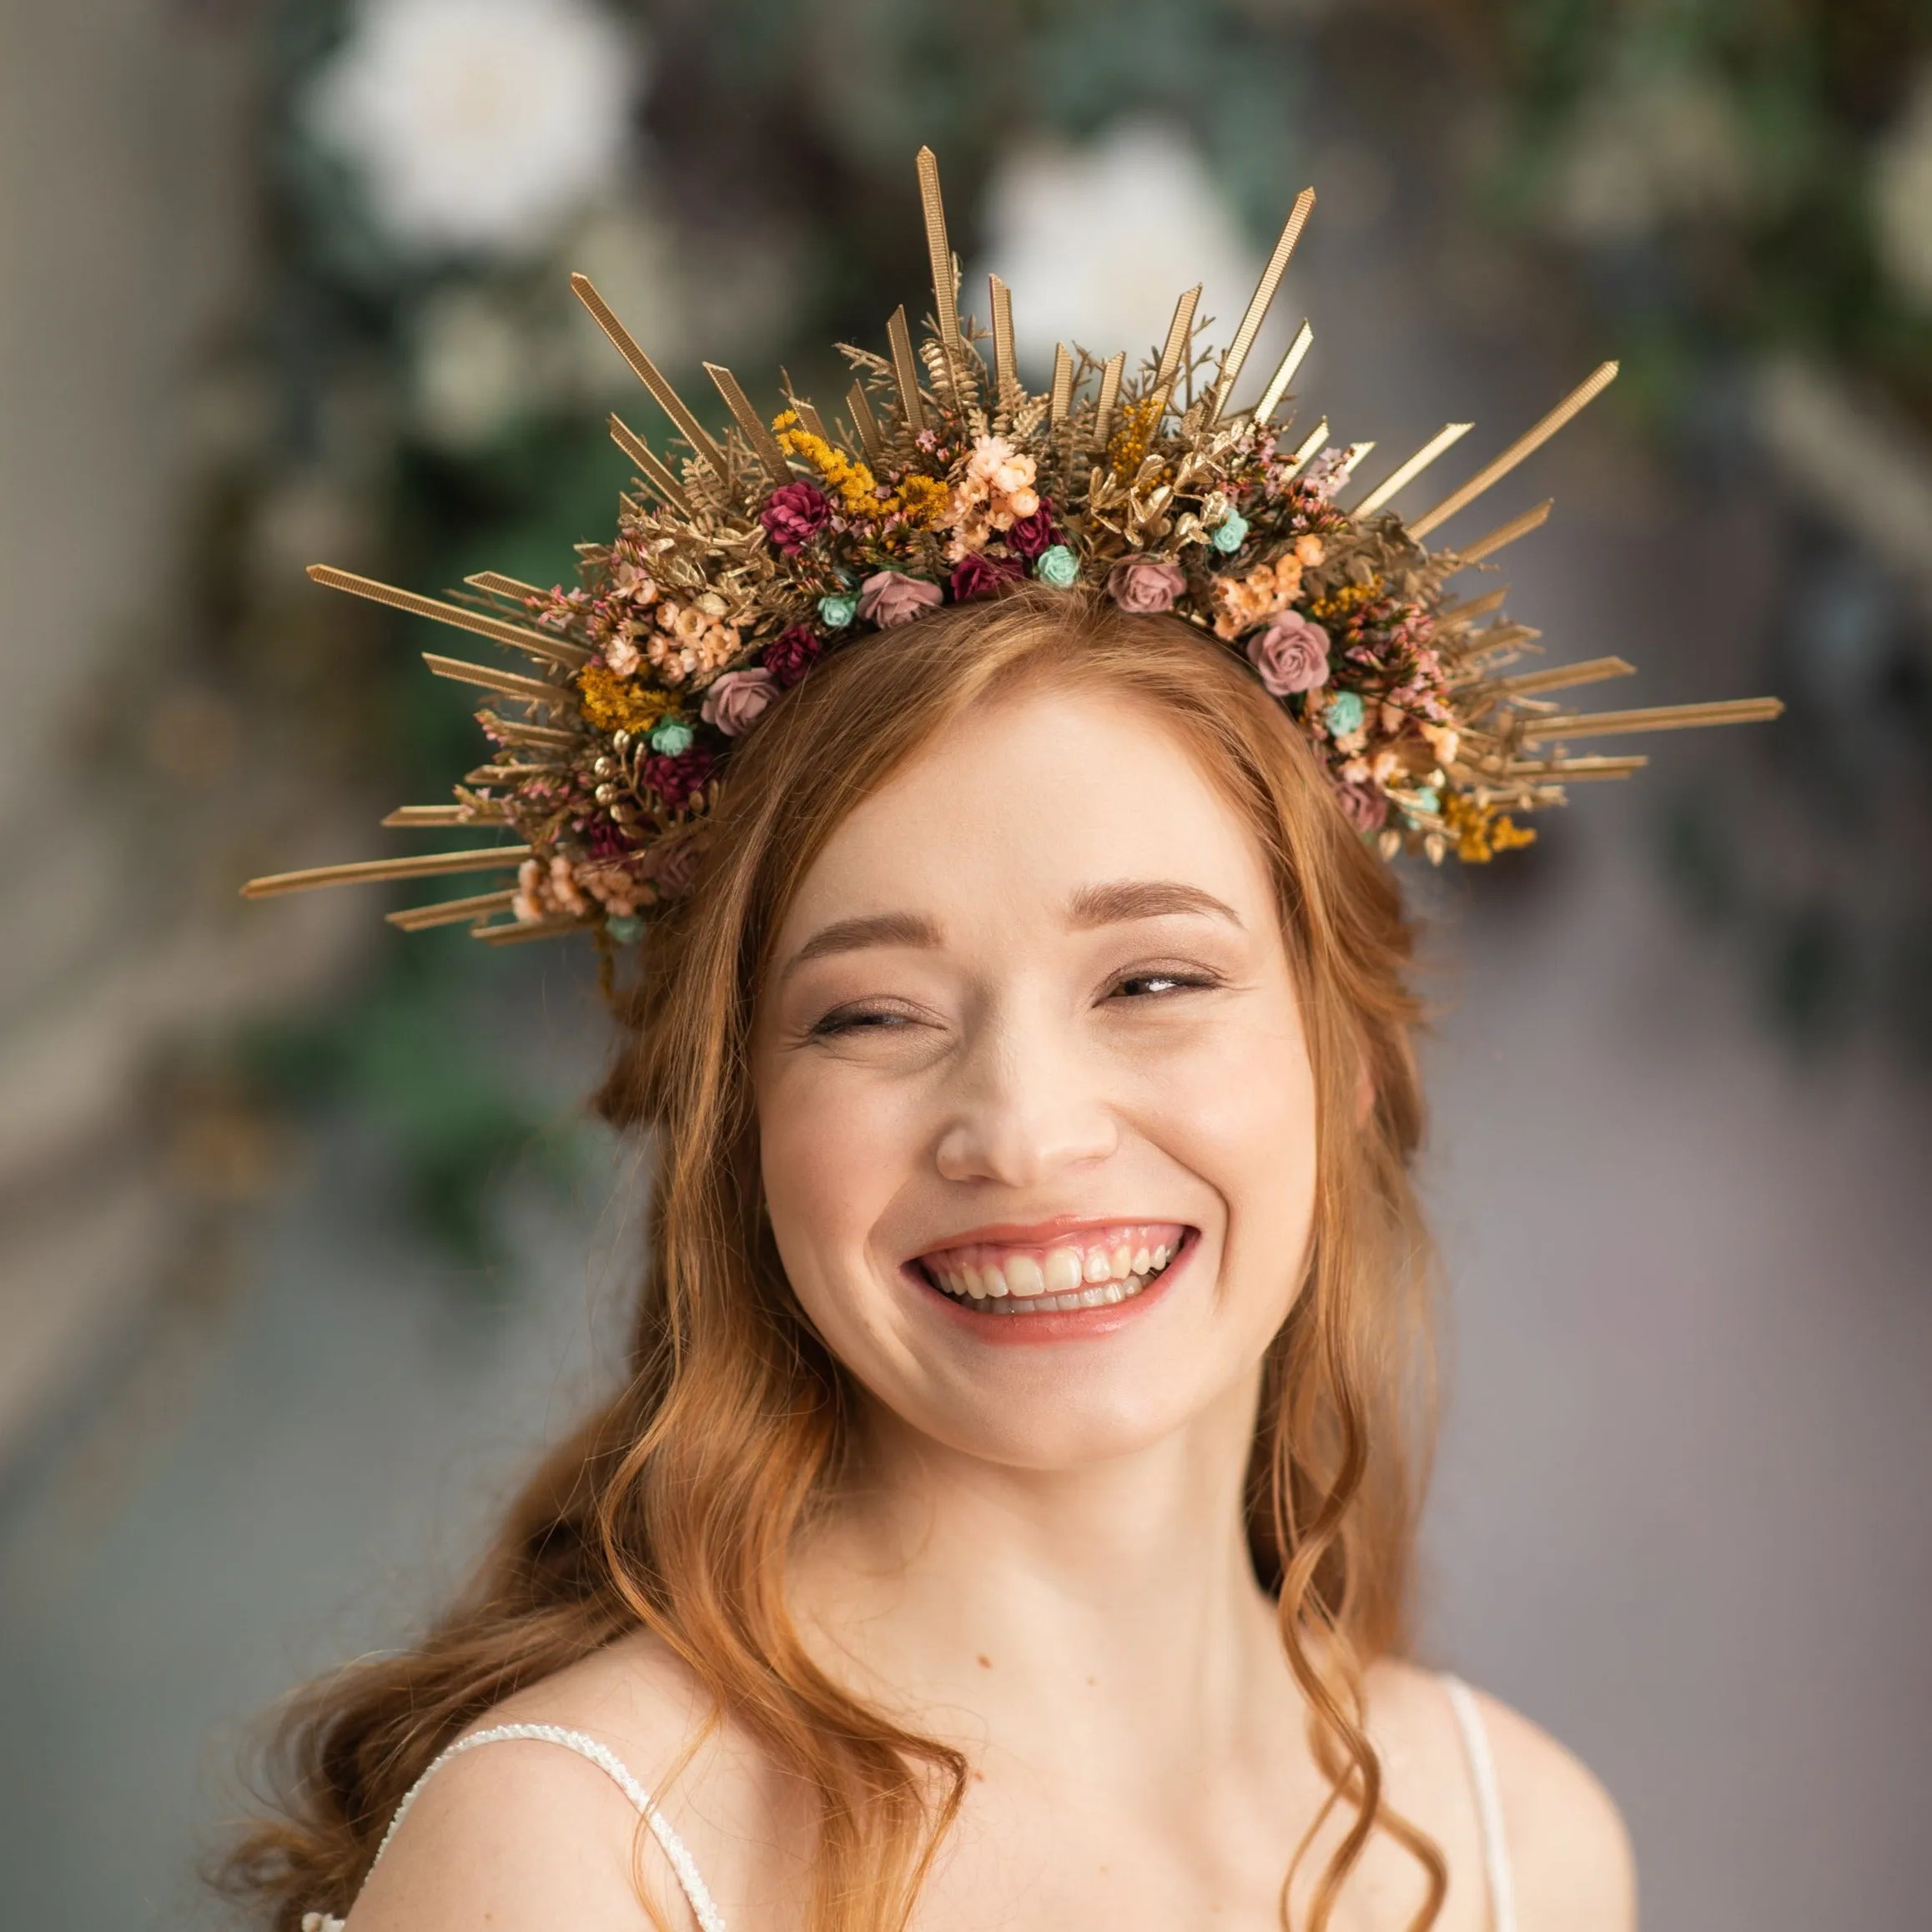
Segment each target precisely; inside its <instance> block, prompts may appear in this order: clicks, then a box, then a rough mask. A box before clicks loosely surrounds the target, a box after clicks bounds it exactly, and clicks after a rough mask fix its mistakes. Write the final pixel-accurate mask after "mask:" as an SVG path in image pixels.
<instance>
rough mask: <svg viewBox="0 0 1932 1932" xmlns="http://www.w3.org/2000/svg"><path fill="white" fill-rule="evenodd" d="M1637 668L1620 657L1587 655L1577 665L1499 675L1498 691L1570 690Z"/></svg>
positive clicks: (1625, 674) (1525, 694)
mask: <svg viewBox="0 0 1932 1932" xmlns="http://www.w3.org/2000/svg"><path fill="white" fill-rule="evenodd" d="M1636 675H1637V667H1636V666H1635V665H1634V664H1630V663H1627V662H1625V661H1624V660H1623V658H1621V657H1586V658H1585V659H1583V660H1582V662H1581V663H1577V664H1552V665H1550V666H1548V667H1546V668H1545V669H1543V670H1542V671H1521V672H1517V674H1516V676H1515V677H1499V678H1497V681H1496V688H1497V690H1498V691H1507V692H1509V693H1510V695H1511V696H1512V697H1530V696H1532V694H1533V693H1535V692H1541V691H1573V690H1575V689H1576V687H1577V686H1578V685H1581V684H1601V683H1602V682H1603V681H1604V680H1605V679H1606V678H1611V677H1635V676H1636Z"/></svg>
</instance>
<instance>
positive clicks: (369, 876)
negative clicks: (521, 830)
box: [241, 845, 532, 899]
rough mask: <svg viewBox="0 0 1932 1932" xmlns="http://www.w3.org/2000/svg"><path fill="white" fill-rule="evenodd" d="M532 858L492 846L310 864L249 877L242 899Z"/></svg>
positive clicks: (495, 868) (498, 866) (511, 865)
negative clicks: (333, 863)
mask: <svg viewBox="0 0 1932 1932" xmlns="http://www.w3.org/2000/svg"><path fill="white" fill-rule="evenodd" d="M531 856H532V854H531V848H529V847H528V846H527V845H493V846H491V847H489V848H487V849H486V850H483V851H478V852H425V853H420V854H418V855H417V856H416V857H415V858H365V859H360V860H358V861H357V862H356V863H354V864H351V865H312V866H310V867H309V868H308V870H307V871H305V872H274V873H269V874H267V876H266V877H264V878H251V879H250V880H249V883H247V884H246V885H244V887H243V888H242V889H241V893H242V897H243V898H244V899H272V898H278V897H279V895H280V894H282V893H307V892H314V891H316V890H318V889H319V888H321V887H323V886H338V885H363V884H366V883H369V882H370V881H372V880H375V879H385V878H454V877H455V875H456V874H457V873H465V872H511V871H514V870H515V869H516V867H518V866H520V865H521V864H522V863H523V862H524V860H525V859H526V858H531Z"/></svg>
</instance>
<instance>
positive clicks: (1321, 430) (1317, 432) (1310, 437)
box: [1288, 416, 1328, 478]
mask: <svg viewBox="0 0 1932 1932" xmlns="http://www.w3.org/2000/svg"><path fill="white" fill-rule="evenodd" d="M1327 440H1328V418H1327V417H1326V416H1324V417H1323V418H1322V419H1321V421H1320V422H1318V423H1317V424H1316V425H1315V427H1314V428H1313V429H1311V430H1310V431H1309V432H1308V434H1307V435H1306V436H1304V437H1303V438H1302V439H1301V444H1300V445H1299V447H1297V449H1296V451H1295V454H1294V455H1293V456H1292V457H1291V458H1290V459H1289V464H1288V475H1289V477H1290V478H1293V477H1294V476H1296V475H1298V474H1299V473H1300V472H1301V471H1302V470H1306V468H1307V467H1308V465H1310V464H1311V463H1312V462H1313V461H1314V460H1315V458H1316V452H1317V451H1319V450H1320V449H1321V445H1323V444H1324V443H1326V441H1327Z"/></svg>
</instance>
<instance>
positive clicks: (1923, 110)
mask: <svg viewBox="0 0 1932 1932" xmlns="http://www.w3.org/2000/svg"><path fill="white" fill-rule="evenodd" d="M1872 193H1873V200H1874V204H1875V212H1876V214H1877V217H1878V245H1879V260H1880V261H1881V262H1882V263H1883V264H1884V267H1885V270H1886V272H1887V274H1889V275H1890V276H1891V278H1892V279H1893V281H1894V283H1896V284H1898V288H1899V293H1900V294H1903V295H1904V297H1905V298H1906V299H1907V300H1908V301H1910V302H1912V303H1914V304H1916V305H1917V306H1918V307H1919V308H1922V309H1932V65H1928V66H1926V67H1924V68H1921V69H1920V71H1919V78H1918V81H1917V83H1916V84H1915V85H1914V88H1913V89H1912V94H1911V98H1910V99H1909V101H1908V102H1907V103H1906V105H1905V111H1904V113H1902V114H1901V115H1900V116H1899V120H1898V123H1897V125H1896V126H1894V128H1892V130H1891V132H1890V133H1889V134H1888V135H1887V136H1886V138H1885V139H1884V142H1883V143H1880V145H1879V151H1878V154H1877V157H1876V158H1875V160H1874V167H1873V175H1872Z"/></svg>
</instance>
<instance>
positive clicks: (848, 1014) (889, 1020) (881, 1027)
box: [812, 1006, 910, 1039]
mask: <svg viewBox="0 0 1932 1932" xmlns="http://www.w3.org/2000/svg"><path fill="white" fill-rule="evenodd" d="M908 1024H910V1022H909V1021H908V1019H907V1018H906V1016H905V1014H903V1013H882V1012H880V1011H879V1010H878V1009H877V1008H867V1007H863V1006H862V1007H856V1008H854V1007H849V1006H848V1007H841V1008H840V1009H838V1012H836V1013H828V1014H826V1016H825V1017H824V1019H821V1020H819V1021H818V1022H817V1023H816V1024H814V1025H813V1028H812V1037H813V1039H836V1038H837V1037H838V1035H839V1034H843V1033H883V1032H884V1031H886V1030H887V1029H888V1028H893V1027H901V1026H905V1025H908Z"/></svg>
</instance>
